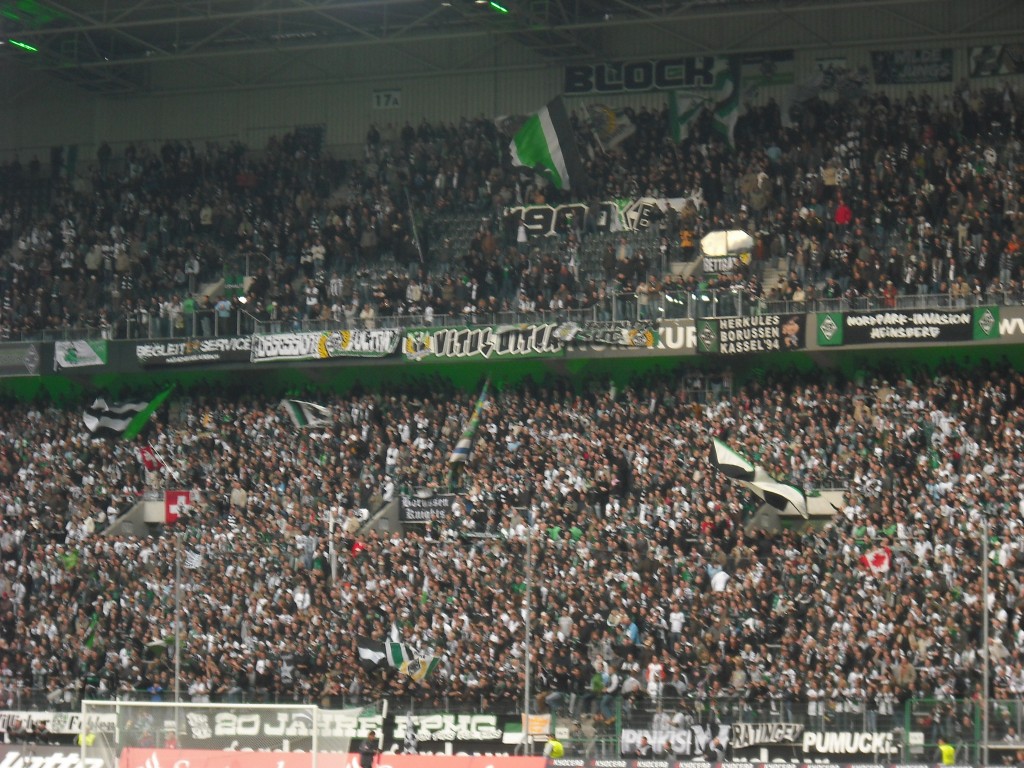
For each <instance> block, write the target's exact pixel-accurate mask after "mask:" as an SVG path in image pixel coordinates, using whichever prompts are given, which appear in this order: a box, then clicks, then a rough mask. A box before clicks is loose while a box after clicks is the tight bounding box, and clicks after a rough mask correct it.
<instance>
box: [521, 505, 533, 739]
mask: <svg viewBox="0 0 1024 768" xmlns="http://www.w3.org/2000/svg"><path fill="white" fill-rule="evenodd" d="M526 514H527V515H528V517H527V522H528V525H527V526H526V601H525V606H524V607H525V610H526V626H525V632H526V663H525V665H524V667H523V671H524V674H525V675H526V680H525V681H524V684H523V738H524V739H525V741H524V742H523V747H524V751H525V753H526V754H527V755H531V754H533V742H532V741H531V739H530V650H531V649H532V648H533V613H532V611H531V605H530V598H531V595H530V593H531V592H532V591H533V515H532V514H530V512H529V510H526Z"/></svg>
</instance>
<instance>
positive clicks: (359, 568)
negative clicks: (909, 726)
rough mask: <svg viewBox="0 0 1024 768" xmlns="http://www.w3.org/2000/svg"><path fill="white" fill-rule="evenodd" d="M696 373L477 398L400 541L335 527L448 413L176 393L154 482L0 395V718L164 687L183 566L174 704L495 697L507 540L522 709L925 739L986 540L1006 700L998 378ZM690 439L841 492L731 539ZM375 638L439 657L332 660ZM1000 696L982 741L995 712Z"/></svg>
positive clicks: (1014, 443) (962, 717)
mask: <svg viewBox="0 0 1024 768" xmlns="http://www.w3.org/2000/svg"><path fill="white" fill-rule="evenodd" d="M708 375H709V374H704V373H690V374H678V375H673V376H668V375H665V376H662V377H661V378H657V379H655V378H652V379H651V380H649V381H645V382H644V383H643V384H637V385H636V386H629V387H624V388H621V389H616V388H615V387H613V386H609V385H608V384H607V383H603V384H598V383H596V382H591V383H588V384H586V385H583V386H581V387H580V388H574V387H572V386H569V385H567V384H564V383H551V384H549V385H533V384H529V383H527V384H523V385H515V386H511V385H510V386H507V387H505V388H499V391H498V392H497V393H496V394H494V395H493V397H492V399H491V403H490V405H489V406H488V407H487V409H486V410H485V413H484V417H483V426H482V427H481V430H480V433H479V436H478V441H477V445H476V449H475V451H474V454H473V456H472V459H471V461H470V463H469V464H468V465H467V466H466V468H465V470H464V472H463V474H462V475H461V477H460V479H459V481H458V482H459V483H460V485H461V487H462V489H463V493H462V496H461V501H460V503H459V504H457V505H456V506H455V507H453V508H452V510H451V511H449V512H446V513H445V514H444V515H443V516H441V517H439V518H438V519H436V520H435V521H434V522H433V523H432V524H430V525H413V524H408V525H406V526H405V528H406V530H405V532H404V533H399V532H394V533H365V532H361V525H362V522H363V519H364V518H365V517H366V513H367V511H369V510H376V509H377V508H378V506H379V505H380V504H381V503H382V502H383V501H386V500H388V499H390V498H393V497H394V496H395V495H396V494H400V493H403V492H405V493H408V492H411V491H412V490H413V489H417V488H419V489H422V488H429V489H432V490H433V491H435V492H443V491H445V490H446V483H447V480H446V476H447V472H448V469H449V465H448V459H449V455H450V453H451V450H452V448H453V446H454V444H455V442H456V441H457V440H458V438H459V436H460V435H461V432H462V429H463V423H464V421H465V420H466V418H467V417H468V415H469V412H470V410H471V406H472V397H471V396H467V395H463V396H457V395H456V394H455V393H454V392H452V391H451V390H449V389H447V388H445V387H444V386H442V385H440V384H432V385H430V386H429V387H426V386H424V387H421V388H419V389H406V390H396V391H392V392H387V393H384V394H375V395H369V394H353V395H349V396H343V397H341V396H335V397H331V398H329V399H325V400H324V401H323V402H324V403H325V404H326V405H329V406H330V407H331V409H332V412H333V422H332V423H330V424H329V425H324V426H319V427H315V428H313V429H307V430H302V431H299V430H297V429H296V428H295V427H294V425H293V423H292V422H291V421H290V420H289V419H288V417H287V416H286V415H285V414H284V412H283V411H282V410H281V409H280V408H279V407H278V404H277V400H274V399H268V398H266V397H263V396H257V395H244V396H238V395H234V396H228V395H227V394H225V393H206V394H199V393H196V394H193V395H191V396H187V397H186V396H182V397H180V398H178V399H177V400H175V401H173V402H171V401H169V404H168V407H167V408H166V410H165V411H164V412H162V413H161V414H160V415H158V417H154V424H153V426H152V429H151V431H150V433H149V435H148V437H147V442H148V444H149V445H151V446H152V447H153V449H154V453H155V455H156V456H157V457H158V458H159V459H160V460H161V461H162V462H163V463H164V467H163V468H162V469H157V470H154V471H152V472H149V471H147V470H145V469H144V467H143V466H142V465H141V464H140V463H139V459H138V456H137V455H136V452H135V446H134V445H132V444H127V443H124V442H121V441H109V440H102V439H94V438H92V436H91V435H90V434H89V433H88V432H86V431H85V429H84V427H83V426H82V422H81V418H80V413H79V412H78V411H76V410H75V409H73V408H55V407H46V408H36V407H33V406H27V405H12V406H11V407H5V408H4V409H3V411H2V413H0V505H2V506H0V508H2V509H3V521H2V531H0V557H2V560H3V566H2V569H0V686H2V695H0V702H2V703H0V706H3V705H6V706H8V707H16V706H18V705H19V704H24V703H25V702H26V701H28V700H29V698H31V697H32V696H36V697H44V698H45V700H42V699H39V703H40V704H42V705H43V706H45V707H54V708H62V707H71V706H75V705H76V702H77V701H78V698H79V697H81V696H83V695H87V696H90V697H100V698H102V697H113V696H116V695H125V696H136V697H141V698H143V699H144V700H150V699H152V700H167V699H168V698H169V697H170V696H171V692H172V690H173V688H174V679H173V673H172V669H173V666H172V664H171V662H170V658H169V656H170V653H169V651H167V641H168V639H169V638H171V637H173V626H174V602H175V591H176V590H175V586H176V582H175V578H174V573H175V563H176V560H177V559H178V558H179V557H180V558H181V559H182V561H183V562H184V566H185V568H184V570H183V571H182V573H183V577H182V579H181V581H180V582H177V584H179V585H180V588H181V589H180V593H181V599H182V609H183V610H182V615H183V616H184V617H185V618H184V622H185V623H184V628H185V631H187V640H186V641H185V644H184V645H183V649H182V660H183V663H182V679H181V686H182V688H181V690H182V693H183V696H184V697H185V698H186V699H188V700H191V701H197V702H202V701H241V700H243V699H244V700H247V701H292V700H298V701H309V702H315V703H323V704H326V705H329V706H330V705H340V704H341V703H342V702H343V701H345V702H351V701H353V700H355V701H368V700H374V699H376V698H377V697H381V696H401V697H411V698H412V699H413V700H415V701H416V702H418V704H419V705H420V706H425V707H427V706H448V707H455V708H461V707H466V708H470V709H477V708H481V709H482V710H483V711H494V710H495V709H498V708H508V709H515V708H516V707H517V706H520V705H521V704H522V701H523V667H524V657H523V647H524V646H523V639H524V632H525V629H524V614H523V603H524V591H525V583H526V571H527V567H528V566H527V558H526V552H527V548H526V542H527V537H528V535H529V531H530V530H531V521H532V524H533V527H532V530H533V531H534V536H533V539H532V557H531V559H530V566H531V567H532V583H533V585H534V587H533V593H532V605H533V611H534V613H533V622H532V626H533V643H532V645H531V648H530V654H531V659H532V669H533V680H532V690H533V691H534V692H536V693H537V695H536V701H535V702H534V704H533V706H536V707H539V708H540V709H541V710H548V709H550V710H553V711H556V712H558V713H560V714H571V715H575V716H577V717H578V716H580V715H581V714H583V713H588V712H590V713H592V714H593V716H594V717H596V718H597V719H598V720H601V719H612V718H614V717H615V716H616V715H617V713H618V712H619V710H618V707H619V706H620V704H621V706H622V707H623V711H624V712H625V713H626V714H627V715H628V714H629V712H631V711H637V712H639V711H642V710H646V709H648V708H651V707H659V708H664V709H666V710H675V709H678V710H679V713H680V716H683V717H691V718H699V719H701V720H702V721H703V720H704V719H706V718H710V719H718V720H719V721H721V722H728V721H730V720H735V719H746V720H748V721H757V722H765V718H768V719H771V720H776V721H780V722H782V721H785V722H789V721H792V717H793V714H792V713H793V710H794V708H797V709H798V711H799V713H805V714H806V716H807V717H809V718H810V721H811V722H812V723H813V722H818V723H825V724H828V725H831V726H833V727H835V728H841V727H842V726H843V725H845V724H852V725H856V726H857V727H856V728H855V730H860V729H864V730H871V729H874V728H876V727H877V728H878V729H881V730H884V729H888V728H891V727H892V726H893V725H894V720H893V716H894V714H896V713H899V712H901V710H900V705H901V703H902V702H904V701H905V700H907V699H909V698H922V699H932V700H935V701H937V704H936V707H935V709H934V711H932V710H929V712H930V717H932V718H933V719H932V720H931V721H930V722H931V725H930V726H929V728H930V729H931V730H932V731H933V732H932V733H931V734H930V735H931V736H932V737H935V736H936V735H938V734H939V733H944V734H946V735H947V738H948V737H949V736H950V735H951V734H952V735H955V734H958V733H960V731H961V729H964V728H974V727H976V725H977V723H976V722H975V721H973V720H972V719H971V717H972V716H973V715H974V714H976V713H975V712H974V711H973V710H972V711H970V712H968V711H967V708H966V705H965V707H964V708H961V706H960V705H959V704H955V703H954V699H956V700H958V701H966V702H971V701H977V699H978V697H979V696H980V685H981V672H980V670H981V666H982V663H983V661H982V658H983V657H982V648H981V645H982V637H983V628H982V626H981V620H982V615H983V612H982V608H981V601H982V600H984V599H986V596H984V595H982V568H981V563H982V556H981V552H982V549H981V548H982V536H983V531H984V530H985V529H984V527H983V521H985V520H987V525H988V536H989V537H990V552H991V568H990V570H989V575H988V578H989V593H988V595H987V600H988V601H989V607H990V614H991V623H990V626H989V628H988V633H989V634H988V636H989V638H990V640H989V645H990V653H991V659H992V667H991V671H992V681H993V696H994V697H995V698H996V699H1000V700H1002V699H1007V700H1009V699H1015V698H1019V697H1021V695H1022V694H1024V628H1022V626H1021V621H1022V608H1024V601H1022V596H1024V585H1022V583H1021V580H1020V574H1021V568H1020V565H1021V558H1022V557H1024V555H1022V546H1024V458H1022V453H1021V445H1022V444H1024V442H1022V440H1021V431H1022V430H1024V400H1022V393H1024V376H1022V374H1020V373H1019V372H1015V371H1012V370H1010V369H1009V367H1008V366H1004V365H993V366H991V367H988V368H983V369H980V370H978V369H973V370H961V369H959V368H957V367H956V366H954V365H949V366H947V367H945V368H943V369H941V370H938V371H937V372H928V371H925V370H923V369H922V370H909V371H902V372H898V373H897V372H896V371H892V372H889V373H887V374H885V375H884V376H883V375H882V374H876V375H866V376H865V378H864V379H863V380H858V381H848V380H845V379H843V378H842V377H841V376H838V375H834V374H831V373H828V372H820V373H817V374H805V373H801V374H792V375H790V374H770V375H765V376H763V377H761V378H756V377H755V378H754V379H752V380H751V381H749V382H745V383H743V384H742V385H740V384H739V383H735V382H733V381H732V379H731V377H730V376H729V375H728V374H722V375H721V376H720V377H716V379H715V381H714V383H713V385H714V386H713V388H710V387H709V384H710V383H711V382H708V381H706V380H704V378H705V377H706V376H708ZM697 391H700V392H704V391H708V392H710V391H714V392H716V393H717V395H716V396H710V397H704V396H701V397H694V396H693V395H692V393H693V392H697ZM713 435H717V436H719V437H721V438H722V439H724V440H727V442H728V443H729V444H730V445H732V446H733V447H734V448H736V449H737V450H739V451H741V452H742V453H743V454H745V455H746V456H748V457H751V458H752V459H753V460H756V461H758V462H759V463H760V464H761V465H762V466H764V467H765V468H768V469H769V470H770V471H771V472H772V473H773V474H774V475H775V476H776V477H777V478H779V479H784V480H787V481H790V482H792V483H795V484H797V485H800V486H801V487H806V488H819V487H822V486H838V487H846V488H847V489H848V491H847V493H846V495H845V500H844V501H843V502H842V503H841V504H839V505H837V507H836V510H835V515H834V517H833V518H832V519H831V520H830V521H829V522H828V524H826V525H824V526H813V525H812V526H810V527H807V528H805V529H802V530H799V531H795V530H783V531H779V532H756V531H749V530H747V529H746V522H747V521H748V519H749V518H750V516H751V514H752V513H753V512H754V511H755V509H756V504H755V503H754V502H755V500H754V499H752V498H750V497H749V496H747V495H746V494H745V493H744V492H743V491H742V490H741V489H740V488H739V487H737V486H735V485H733V484H731V483H730V482H729V481H728V480H727V479H726V478H725V477H723V476H722V475H721V474H719V473H718V472H717V471H716V470H715V469H713V467H712V465H711V464H710V463H709V450H710V438H711V436H713ZM165 484H166V485H168V486H171V487H185V488H194V489H196V490H197V496H196V500H195V502H194V508H193V509H192V510H191V511H189V512H188V513H187V514H186V515H185V518H184V519H183V520H182V521H180V522H179V523H178V524H177V526H176V527H174V528H171V529H170V530H168V531H167V532H166V533H165V534H164V535H161V536H158V537H155V538H151V539H149V538H146V539H139V538H124V537H114V538H109V537H104V536H101V535H98V534H99V532H100V531H102V530H103V529H104V528H105V527H106V525H107V523H108V522H109V521H111V520H112V519H114V518H116V516H117V515H118V514H119V513H120V512H123V511H125V510H126V509H127V508H128V507H129V506H130V505H131V504H132V503H133V502H134V501H135V500H136V499H137V498H139V497H140V495H142V494H144V493H145V492H146V491H147V490H148V489H152V488H154V487H160V486H164V485H165ZM332 530H333V531H334V538H333V541H332V539H331V533H330V532H331V531H332ZM179 534H180V535H179ZM332 553H334V554H336V556H337V561H336V563H332V561H331V557H330V555H331V554H332ZM865 555H866V556H867V559H868V561H869V562H870V563H871V567H868V566H866V565H865V564H863V563H862V562H861V557H862V556H865ZM335 569H336V574H334V575H333V576H332V572H333V571H335ZM393 625H394V626H396V627H397V628H398V631H399V632H400V634H401V637H402V639H403V641H404V642H406V643H407V644H408V645H409V646H410V647H412V648H414V649H416V650H417V651H418V652H419V653H421V654H429V653H436V654H438V655H440V656H441V657H442V663H441V666H440V668H439V669H438V670H437V671H436V672H435V673H434V675H433V676H432V677H431V678H429V679H427V680H426V681H424V682H422V683H416V682H414V681H412V680H411V679H410V678H408V677H404V676H401V675H397V674H382V673H379V672H368V671H366V670H364V669H363V668H361V667H360V665H359V664H358V663H357V657H356V648H355V644H356V643H355V641H356V637H357V636H358V635H365V636H370V637H375V638H377V639H384V638H386V637H387V636H389V633H390V631H391V627H392V626H393ZM1000 704H1001V702H1000V701H997V702H996V707H995V709H994V712H993V719H992V729H993V736H994V737H996V738H1002V737H1003V736H1005V735H1006V734H1007V733H1008V732H1009V731H1008V728H1009V727H1010V726H1011V725H1012V724H1013V723H1014V722H1015V720H1014V718H1016V716H1017V715H1016V713H1015V711H1014V710H1012V709H1011V707H1010V705H1009V702H1007V706H1006V707H1005V708H1002V707H1001V706H1000ZM801 716H803V714H801ZM861 723H863V724H864V726H863V727H861V726H860V725H859V724H861Z"/></svg>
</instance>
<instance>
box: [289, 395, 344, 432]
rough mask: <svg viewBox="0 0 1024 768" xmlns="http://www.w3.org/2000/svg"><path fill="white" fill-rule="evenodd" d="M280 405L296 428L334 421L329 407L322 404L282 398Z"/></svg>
mask: <svg viewBox="0 0 1024 768" xmlns="http://www.w3.org/2000/svg"><path fill="white" fill-rule="evenodd" d="M281 407H282V408H283V409H284V411H285V413H287V414H288V418H290V419H291V420H292V424H294V425H295V428H296V429H308V428H311V427H325V426H327V425H329V424H331V423H332V422H333V421H334V418H333V416H332V415H331V409H330V408H328V407H327V406H324V405H317V404H316V403H308V402H306V401H305V400H282V401H281Z"/></svg>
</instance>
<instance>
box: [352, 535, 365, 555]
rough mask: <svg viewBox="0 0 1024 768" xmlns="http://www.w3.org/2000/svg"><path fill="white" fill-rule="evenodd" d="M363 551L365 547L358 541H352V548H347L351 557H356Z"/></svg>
mask: <svg viewBox="0 0 1024 768" xmlns="http://www.w3.org/2000/svg"><path fill="white" fill-rule="evenodd" d="M365 550H366V545H365V544H363V542H361V541H359V540H358V539H357V540H356V541H353V542H352V546H351V547H350V548H349V552H351V553H352V557H356V556H357V555H358V554H359V553H360V552H363V551H365Z"/></svg>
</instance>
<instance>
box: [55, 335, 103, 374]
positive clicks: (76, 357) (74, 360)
mask: <svg viewBox="0 0 1024 768" xmlns="http://www.w3.org/2000/svg"><path fill="white" fill-rule="evenodd" d="M106 364H107V341H106V339H94V340H84V339H83V340H80V341H57V342H54V344H53V370H55V371H59V370H62V369H64V368H92V367H95V366H100V365H106Z"/></svg>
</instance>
